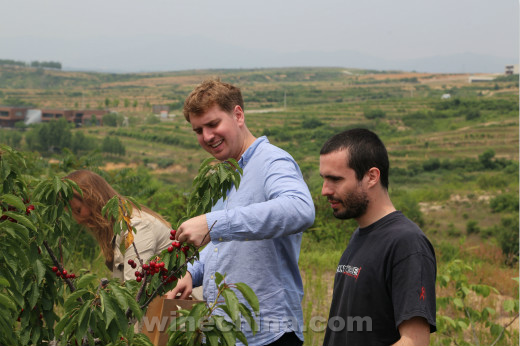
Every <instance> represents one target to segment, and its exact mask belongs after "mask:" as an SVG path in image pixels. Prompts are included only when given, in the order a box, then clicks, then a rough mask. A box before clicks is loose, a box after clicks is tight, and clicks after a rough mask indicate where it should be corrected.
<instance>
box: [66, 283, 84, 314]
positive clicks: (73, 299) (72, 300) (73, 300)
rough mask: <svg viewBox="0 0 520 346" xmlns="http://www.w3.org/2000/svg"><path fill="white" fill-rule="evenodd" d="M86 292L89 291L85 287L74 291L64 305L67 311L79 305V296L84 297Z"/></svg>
mask: <svg viewBox="0 0 520 346" xmlns="http://www.w3.org/2000/svg"><path fill="white" fill-rule="evenodd" d="M86 293H88V291H87V290H86V289H85V288H82V289H78V290H76V291H74V292H72V294H71V295H69V296H68V297H67V300H66V301H65V304H64V305H63V308H64V309H65V311H70V310H72V309H74V308H75V307H76V306H77V305H80V304H81V303H80V302H79V301H78V298H80V297H82V296H83V295H84V294H86Z"/></svg>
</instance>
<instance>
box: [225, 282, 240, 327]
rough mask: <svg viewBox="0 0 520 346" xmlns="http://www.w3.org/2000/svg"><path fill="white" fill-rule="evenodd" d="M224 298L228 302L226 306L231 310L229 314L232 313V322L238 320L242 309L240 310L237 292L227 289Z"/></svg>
mask: <svg viewBox="0 0 520 346" xmlns="http://www.w3.org/2000/svg"><path fill="white" fill-rule="evenodd" d="M222 296H223V297H224V299H225V300H226V305H227V307H228V309H229V312H230V313H231V315H230V316H229V317H231V320H232V321H236V320H238V314H239V312H240V309H239V308H238V304H239V303H238V298H237V296H236V294H235V292H233V290H232V289H230V288H225V289H224V290H223V291H222Z"/></svg>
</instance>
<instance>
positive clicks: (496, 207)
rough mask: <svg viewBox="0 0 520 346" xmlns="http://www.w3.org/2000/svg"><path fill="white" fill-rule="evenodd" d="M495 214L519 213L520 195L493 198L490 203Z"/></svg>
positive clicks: (503, 195)
mask: <svg viewBox="0 0 520 346" xmlns="http://www.w3.org/2000/svg"><path fill="white" fill-rule="evenodd" d="M489 206H490V207H491V211H492V212H493V213H500V212H518V207H519V204H518V195H513V194H501V195H498V196H496V197H495V198H493V199H492V200H491V201H490V202H489Z"/></svg>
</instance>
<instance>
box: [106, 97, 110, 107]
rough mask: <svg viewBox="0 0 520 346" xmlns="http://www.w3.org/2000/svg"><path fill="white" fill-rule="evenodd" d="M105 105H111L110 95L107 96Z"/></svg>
mask: <svg viewBox="0 0 520 346" xmlns="http://www.w3.org/2000/svg"><path fill="white" fill-rule="evenodd" d="M105 106H107V107H110V99H109V98H108V97H107V98H105Z"/></svg>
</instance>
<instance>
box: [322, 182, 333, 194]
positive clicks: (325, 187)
mask: <svg viewBox="0 0 520 346" xmlns="http://www.w3.org/2000/svg"><path fill="white" fill-rule="evenodd" d="M332 194H333V193H332V190H331V188H330V186H329V184H327V182H326V181H324V182H323V186H322V187H321V195H322V196H331V195H332Z"/></svg>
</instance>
